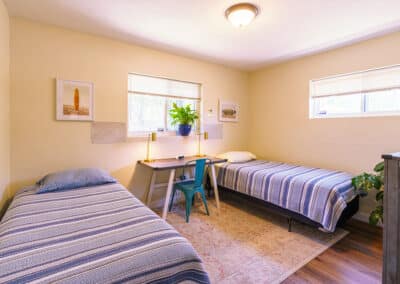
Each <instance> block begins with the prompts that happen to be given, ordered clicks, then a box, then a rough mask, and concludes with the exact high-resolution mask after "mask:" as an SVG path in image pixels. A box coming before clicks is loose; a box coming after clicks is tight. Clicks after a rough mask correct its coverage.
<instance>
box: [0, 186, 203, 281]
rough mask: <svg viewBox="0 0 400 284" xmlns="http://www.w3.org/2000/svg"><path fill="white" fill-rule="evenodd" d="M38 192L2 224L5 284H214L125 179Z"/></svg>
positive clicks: (21, 197)
mask: <svg viewBox="0 0 400 284" xmlns="http://www.w3.org/2000/svg"><path fill="white" fill-rule="evenodd" d="M36 191H37V188H36V187H32V188H28V189H25V190H23V191H21V192H19V193H18V194H17V195H16V196H15V197H14V200H13V202H12V203H11V205H10V207H9V209H8V210H7V212H6V214H5V215H4V217H3V219H2V221H1V223H0V283H28V282H36V283H54V282H59V283H124V282H129V283H179V282H181V281H193V282H195V283H209V278H208V275H207V273H206V271H205V270H204V267H203V264H202V262H201V259H200V258H199V256H198V255H197V253H196V252H195V250H194V249H193V247H192V246H191V244H190V243H189V242H188V241H187V240H186V239H185V238H183V237H182V236H181V235H180V234H179V233H178V232H177V231H176V230H175V229H174V228H172V227H171V226H170V225H169V224H167V223H166V222H165V221H164V220H162V219H161V218H159V217H158V216H157V215H156V214H155V213H153V212H152V211H151V210H150V209H149V208H147V207H146V206H145V205H143V204H142V203H141V202H140V201H139V200H137V199H136V198H135V197H134V196H132V194H130V193H129V192H128V191H127V190H126V189H125V188H124V187H123V186H122V185H120V184H118V183H110V184H104V185H99V186H91V187H83V188H77V189H71V190H62V191H54V192H47V193H42V194H38V193H36Z"/></svg>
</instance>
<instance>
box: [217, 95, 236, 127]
mask: <svg viewBox="0 0 400 284" xmlns="http://www.w3.org/2000/svg"><path fill="white" fill-rule="evenodd" d="M219 120H220V121H231V122H238V121H239V105H238V104H237V103H233V102H226V101H221V100H220V101H219Z"/></svg>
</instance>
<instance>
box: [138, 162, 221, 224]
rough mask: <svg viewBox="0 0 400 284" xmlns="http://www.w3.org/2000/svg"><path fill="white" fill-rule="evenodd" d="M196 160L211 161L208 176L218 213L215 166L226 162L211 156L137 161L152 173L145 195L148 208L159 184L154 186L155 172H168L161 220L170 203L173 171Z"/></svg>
mask: <svg viewBox="0 0 400 284" xmlns="http://www.w3.org/2000/svg"><path fill="white" fill-rule="evenodd" d="M197 159H210V161H211V162H208V163H207V164H208V165H209V167H208V169H209V171H210V172H209V174H210V177H211V185H212V187H213V189H214V196H215V202H216V204H217V209H218V211H219V195H218V185H217V178H216V175H215V164H218V163H225V162H226V161H227V160H225V159H218V158H216V157H211V156H205V157H197V156H189V157H185V158H184V159H182V160H177V159H174V158H172V159H157V160H154V161H153V162H144V161H138V163H139V164H141V165H143V166H146V167H149V168H151V169H152V171H153V173H152V175H151V181H150V186H149V191H148V194H147V200H146V204H147V206H150V202H151V197H152V195H153V191H154V188H156V187H158V186H159V185H160V184H156V176H157V172H158V171H165V170H169V171H170V172H169V179H168V185H167V192H166V194H165V201H164V207H163V211H162V218H163V219H166V218H167V213H168V203H169V201H170V198H171V193H172V188H173V186H174V183H175V171H176V170H177V169H179V168H183V167H184V166H185V164H186V163H187V162H189V161H193V160H197ZM161 185H162V184H161Z"/></svg>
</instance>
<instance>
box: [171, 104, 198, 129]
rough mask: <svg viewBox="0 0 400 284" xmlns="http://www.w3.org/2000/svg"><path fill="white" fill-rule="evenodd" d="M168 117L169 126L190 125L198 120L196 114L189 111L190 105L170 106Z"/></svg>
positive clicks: (193, 111)
mask: <svg viewBox="0 0 400 284" xmlns="http://www.w3.org/2000/svg"><path fill="white" fill-rule="evenodd" d="M169 115H170V117H171V119H172V121H171V124H172V125H176V124H190V125H192V124H193V123H194V122H195V121H196V120H197V119H198V118H199V116H198V114H197V112H196V111H195V110H192V109H191V106H190V104H188V105H186V106H183V107H179V106H178V105H177V104H176V103H173V104H172V108H171V109H170V111H169Z"/></svg>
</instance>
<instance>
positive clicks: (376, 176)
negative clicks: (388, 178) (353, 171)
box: [352, 162, 384, 225]
mask: <svg viewBox="0 0 400 284" xmlns="http://www.w3.org/2000/svg"><path fill="white" fill-rule="evenodd" d="M352 184H353V186H354V189H355V190H356V191H357V193H358V194H360V196H361V197H365V196H367V195H368V193H369V192H370V191H371V190H375V191H376V195H375V200H376V202H377V205H376V207H375V209H374V210H372V212H371V213H370V215H369V223H370V224H372V225H376V224H378V222H382V223H383V194H384V163H383V162H380V163H378V164H377V165H376V166H375V167H374V173H372V174H369V173H363V174H361V175H358V176H355V177H354V178H353V179H352Z"/></svg>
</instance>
